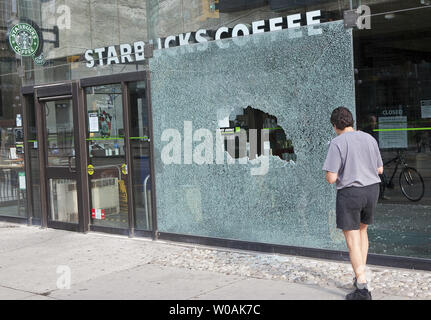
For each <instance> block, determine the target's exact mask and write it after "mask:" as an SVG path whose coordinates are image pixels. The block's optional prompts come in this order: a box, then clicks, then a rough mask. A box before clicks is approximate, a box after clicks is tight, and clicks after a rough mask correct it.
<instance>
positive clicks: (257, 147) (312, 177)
mask: <svg viewBox="0 0 431 320" xmlns="http://www.w3.org/2000/svg"><path fill="white" fill-rule="evenodd" d="M359 6H368V7H369V8H370V10H371V11H370V12H371V16H370V17H366V18H367V19H368V18H369V21H370V23H371V25H370V29H358V28H353V29H352V28H346V27H345V26H344V23H343V18H344V14H345V11H346V10H351V9H356V8H358V7H359ZM364 8H366V7H364ZM430 14H431V3H430V2H429V1H428V0H402V1H401V0H368V1H367V0H363V1H360V0H344V1H335V0H332V1H331V0H301V1H299V0H297V1H283V0H253V1H244V0H191V1H184V0H147V1H137V0H128V1H116V0H108V1H98V0H96V1H95V0H92V1H89V0H73V1H72V0H43V1H42V0H26V1H24V0H0V23H1V28H0V34H1V37H2V42H1V43H0V47H1V50H0V87H1V91H0V103H1V105H0V134H1V136H0V138H1V140H0V217H14V218H19V217H21V218H26V217H28V216H27V215H28V214H31V215H32V218H34V220H35V221H42V222H43V220H44V215H45V214H47V213H46V212H45V211H49V212H50V216H51V217H47V219H48V220H54V221H59V222H64V223H75V224H76V223H78V222H79V223H80V224H84V227H83V228H84V230H87V228H88V226H94V227H100V228H112V229H128V228H135V229H137V230H145V231H151V230H154V228H155V227H156V230H154V231H159V232H161V233H173V234H182V235H189V236H204V237H211V238H222V239H233V240H244V241H251V242H261V243H269V244H274V245H280V244H281V245H287V246H298V247H308V248H316V249H335V250H342V251H345V250H346V248H345V244H344V238H343V236H342V234H341V233H340V232H339V231H338V230H336V229H335V204H334V203H335V190H334V189H333V188H332V187H330V186H328V185H326V182H325V179H324V177H323V175H322V172H321V170H320V169H321V167H322V163H323V161H324V157H325V156H326V152H327V143H328V141H330V140H331V138H332V137H333V132H332V131H331V130H332V128H331V126H330V123H329V116H330V113H331V111H332V110H333V109H334V108H336V107H338V106H341V105H344V106H346V107H348V108H349V109H351V110H352V111H353V112H354V113H355V114H356V125H357V127H358V129H360V130H363V131H365V132H368V133H370V134H371V135H373V136H374V137H375V138H376V140H377V141H378V143H379V146H380V148H381V151H382V156H383V158H384V161H385V162H386V163H387V165H386V171H385V176H382V179H383V181H384V184H382V187H381V199H380V201H379V209H378V213H377V216H376V221H375V225H373V227H372V228H371V229H370V237H371V245H372V246H371V250H370V251H371V252H372V253H376V254H381V255H393V256H403V257H415V258H427V259H431V229H430V226H431V220H430V213H431V191H430V190H431V188H430V184H431V85H430V84H431V47H430V43H431V42H430V41H429V40H430V38H431V31H430V30H431V28H430V27H431V26H430V24H431V22H430V19H429V18H428V17H429V16H430ZM19 24H21V27H17V25H19ZM19 28H23V29H19ZM19 30H27V32H21V33H20V31H19ZM29 30H31V31H29ZM33 30H34V31H33ZM152 49H154V50H152ZM14 50H15V52H14ZM17 50H18V51H19V52H16V51H17ZM27 53H28V54H27ZM138 72H145V73H146V74H147V75H148V76H147V79H146V81H143V80H139V79H135V78H133V79H129V78H128V76H127V75H128V74H133V73H138ZM119 75H123V78H121V79H122V80H118V79H117V80H116V77H117V76H119ZM101 77H108V78H109V81H101V82H100V81H99V82H100V83H97V81H95V82H94V84H92V83H87V84H86V85H81V81H82V80H83V79H89V78H101ZM90 82H91V81H90ZM65 83H66V84H68V83H77V84H78V85H77V88H78V89H76V90H77V91H76V92H68V93H67V94H66V93H62V92H61V90H60V91H58V90H57V91H56V92H57V93H58V96H57V98H56V99H46V100H44V101H43V99H42V100H41V99H40V97H39V96H38V94H39V92H42V91H43V90H45V91H46V92H48V93H49V90H51V89H44V87H45V86H52V85H54V86H52V88H54V87H55V86H61V85H62V84H65ZM22 88H26V93H25V94H22V92H21V89H22ZM28 88H33V89H34V90H33V91H32V90H29V89H28ZM52 90H54V89H52ZM53 92H54V91H53ZM48 93H46V94H45V97H48V98H50V97H49V94H48ZM44 99H45V98H44ZM70 99H72V100H70ZM67 101H69V102H67ZM72 104H74V108H77V109H74V110H78V111H79V112H80V115H72V114H73V110H72ZM38 108H43V110H44V111H43V112H44V113H42V112H40V115H39V116H38V112H39V111H40V110H39V111H38ZM82 114H84V116H82ZM72 118H73V119H72ZM72 120H73V121H72ZM81 126H82V127H81ZM42 129H43V130H42ZM71 132H73V133H71ZM40 139H43V141H40ZM40 148H42V149H40ZM74 149H76V150H78V155H79V156H80V157H77V153H76V152H75V151H74ZM41 155H42V158H41ZM81 155H82V156H81ZM45 158H46V159H45ZM45 160H46V164H47V165H46V168H48V169H50V168H53V169H52V170H54V171H55V170H57V169H55V167H56V163H57V162H58V161H60V162H61V163H62V164H61V165H62V166H64V167H63V169H64V170H68V171H69V173H70V175H69V177H59V176H55V177H54V176H52V177H51V178H50V179H48V180H49V181H48V180H46V177H44V176H43V175H44V171H45V168H44V167H43V165H41V163H42V164H43V163H45ZM391 160H393V161H391ZM54 162H56V163H54ZM57 165H58V164H57ZM41 170H42V172H40V171H41ZM87 171H88V173H89V174H88V175H87ZM56 172H57V171H56ZM58 172H59V171H58ZM72 174H73V176H72ZM153 174H154V176H153ZM71 177H72V178H71ZM61 178H62V179H61ZM412 181H414V183H413V182H412ZM26 182H27V183H26ZM64 188H67V190H69V191H67V192H66V191H64V190H63V191H61V190H62V189H64ZM65 190H66V189H65ZM82 190H83V191H82ZM85 190H88V196H87V198H88V208H87V207H86V206H85V205H84V206H82V207H81V204H80V203H79V202H80V201H79V200H77V199H86V196H85V192H86V191H85ZM74 192H75V193H76V198H73V197H75V193H74ZM68 193H69V198H71V199H72V198H73V199H72V200H73V201H72V202H73V204H74V205H75V204H76V202H78V205H77V207H76V208H75V207H74V205H65V203H66V202H65V201H63V200H61V197H60V196H61V195H62V194H68ZM29 195H30V196H29ZM72 196H73V197H72ZM45 198H46V199H48V200H47V202H46V203H45V204H44V201H45V200H43V201H41V199H45ZM27 199H29V200H31V201H28V202H29V203H27ZM62 206H63V207H64V208H62ZM48 209H49V210H48ZM83 210H84V211H88V212H82V213H81V211H83ZM153 212H154V214H153ZM155 213H157V214H155ZM84 216H86V217H87V218H85V219H82V217H84Z"/></svg>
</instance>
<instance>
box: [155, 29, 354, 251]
mask: <svg viewBox="0 0 431 320" xmlns="http://www.w3.org/2000/svg"><path fill="white" fill-rule="evenodd" d="M352 51H353V49H352V32H351V30H346V29H345V28H344V25H343V22H342V21H337V22H331V23H325V24H321V25H317V26H310V27H301V28H295V29H287V30H280V31H276V32H272V33H261V34H255V35H250V36H244V37H238V38H234V39H223V40H219V41H214V42H206V43H202V44H194V45H189V46H183V47H176V48H171V49H165V50H156V51H155V52H154V58H152V59H150V70H151V79H152V83H151V86H152V108H153V118H154V139H155V142H154V143H155V170H156V185H157V214H158V225H159V231H160V232H169V233H177V234H186V235H196V236H206V237H214V238H225V239H235V240H245V241H252V242H261V243H271V244H282V245H291V246H300V247H310V248H324V249H338V250H345V249H346V248H345V243H344V238H343V236H342V234H341V232H339V231H337V230H336V223H335V200H336V190H335V188H334V187H333V186H329V185H328V184H327V182H326V181H325V177H324V173H323V172H322V166H323V162H324V160H325V158H326V155H327V151H328V143H329V142H330V141H331V140H332V139H333V138H334V136H335V133H334V132H333V130H332V127H331V124H330V116H331V113H332V111H333V110H334V109H335V108H336V107H339V106H345V107H347V108H349V109H350V110H351V111H352V112H353V114H355V113H356V112H355V91H354V73H353V56H352ZM248 107H250V108H252V109H254V110H257V111H258V112H262V114H266V115H268V116H267V117H265V119H266V121H267V122H266V123H262V124H260V125H255V126H250V125H248V126H247V124H245V123H243V124H241V121H243V120H244V114H245V113H246V112H245V110H247V108H248ZM265 119H261V120H262V121H265ZM242 125H244V127H242ZM272 126H275V127H272ZM246 127H247V128H246ZM278 128H280V129H281V130H282V131H281V130H280V134H281V136H276V135H273V137H271V133H270V130H265V129H278ZM227 129H230V130H231V131H230V134H231V135H232V134H233V135H234V136H238V140H240V132H241V131H245V132H246V135H244V137H245V141H246V144H245V148H244V147H241V146H244V144H240V143H232V145H233V146H234V148H235V149H234V150H235V151H234V152H233V154H232V152H229V148H227V147H226V144H225V140H226V139H225V136H224V135H225V134H226V132H227V131H226V130H227ZM243 129H244V130H243ZM283 134H284V137H283ZM271 139H272V140H271ZM277 139H279V140H280V146H279V147H275V146H276V140H277ZM234 140H235V139H234ZM283 140H284V142H283ZM238 145H239V146H240V147H238V148H239V149H242V150H236V148H237V147H236V146H238ZM276 148H279V149H280V150H281V157H280V155H279V154H277V152H274V151H275V150H276ZM244 149H245V150H244ZM284 149H286V152H284V153H286V154H285V155H283V152H282V151H283V150H284ZM277 150H278V149H277ZM289 151H290V152H289ZM246 154H247V155H255V156H248V157H245V156H244V155H246ZM289 154H290V156H289ZM292 154H293V155H294V156H292ZM241 155H242V156H241ZM283 157H285V158H284V159H283Z"/></svg>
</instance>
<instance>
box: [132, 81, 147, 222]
mask: <svg viewBox="0 0 431 320" xmlns="http://www.w3.org/2000/svg"><path fill="white" fill-rule="evenodd" d="M129 92H130V99H129V101H130V118H131V127H130V146H131V153H132V161H133V196H134V202H135V203H134V205H135V215H136V216H135V220H136V228H137V229H139V230H151V223H152V221H151V205H152V204H151V176H150V142H149V139H148V138H149V120H148V105H147V100H146V99H147V97H146V84H145V82H137V83H132V84H130V85H129Z"/></svg>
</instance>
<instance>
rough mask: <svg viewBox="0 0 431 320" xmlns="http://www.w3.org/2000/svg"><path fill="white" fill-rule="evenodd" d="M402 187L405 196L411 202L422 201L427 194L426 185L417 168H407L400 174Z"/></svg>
mask: <svg viewBox="0 0 431 320" xmlns="http://www.w3.org/2000/svg"><path fill="white" fill-rule="evenodd" d="M400 187H401V192H402V193H403V195H404V196H405V197H406V198H407V199H409V200H410V201H413V202H417V201H420V200H421V199H422V198H423V196H424V194H425V183H424V179H423V178H422V176H421V175H420V174H419V172H418V171H417V170H416V169H415V168H411V167H406V168H404V169H403V171H401V174H400Z"/></svg>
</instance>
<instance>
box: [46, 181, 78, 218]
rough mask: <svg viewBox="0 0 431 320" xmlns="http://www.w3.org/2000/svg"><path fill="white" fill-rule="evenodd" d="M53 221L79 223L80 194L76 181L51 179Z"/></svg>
mask: <svg viewBox="0 0 431 320" xmlns="http://www.w3.org/2000/svg"><path fill="white" fill-rule="evenodd" d="M49 187H50V188H49V190H50V202H51V221H55V222H66V223H75V224H76V223H78V219H79V218H78V194H77V188H76V187H77V185H76V181H74V180H67V179H50V180H49Z"/></svg>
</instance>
